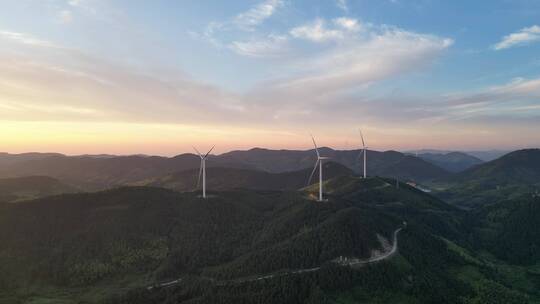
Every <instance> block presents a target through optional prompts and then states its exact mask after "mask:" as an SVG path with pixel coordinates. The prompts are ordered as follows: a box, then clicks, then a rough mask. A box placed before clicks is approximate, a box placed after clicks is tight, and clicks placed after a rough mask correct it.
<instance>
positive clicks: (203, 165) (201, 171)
mask: <svg viewBox="0 0 540 304" xmlns="http://www.w3.org/2000/svg"><path fill="white" fill-rule="evenodd" d="M215 147H216V146H213V147H212V149H210V151H208V153H206V154H205V155H204V156H203V155H202V154H201V152H199V150H197V148H195V147H193V149H194V150H195V152H197V154H198V155H199V157H200V158H201V167H200V169H199V178H197V189H198V188H199V184H200V182H201V175H202V197H203V198H206V158H207V157H208V155H209V154H210V152H212V150H214V148H215Z"/></svg>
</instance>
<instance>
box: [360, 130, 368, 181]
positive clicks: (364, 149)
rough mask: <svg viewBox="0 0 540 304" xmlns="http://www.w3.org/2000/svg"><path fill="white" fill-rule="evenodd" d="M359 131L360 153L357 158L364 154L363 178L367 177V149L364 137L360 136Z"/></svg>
mask: <svg viewBox="0 0 540 304" xmlns="http://www.w3.org/2000/svg"><path fill="white" fill-rule="evenodd" d="M358 131H360V137H361V138H362V152H360V155H359V156H362V154H364V178H366V177H367V166H366V160H367V159H366V158H367V149H368V147H366V143H365V142H364V135H363V134H362V130H358Z"/></svg>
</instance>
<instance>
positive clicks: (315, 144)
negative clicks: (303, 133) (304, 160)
mask: <svg viewBox="0 0 540 304" xmlns="http://www.w3.org/2000/svg"><path fill="white" fill-rule="evenodd" d="M311 140H313V145H314V146H315V152H317V158H319V157H321V155H320V154H319V148H317V143H316V142H315V137H313V135H311Z"/></svg>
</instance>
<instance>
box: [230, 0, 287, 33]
mask: <svg viewBox="0 0 540 304" xmlns="http://www.w3.org/2000/svg"><path fill="white" fill-rule="evenodd" d="M283 4H284V3H283V0H266V1H264V2H262V3H259V4H257V5H256V6H254V7H252V8H251V9H249V10H248V11H246V12H243V13H241V14H238V15H237V16H236V17H235V18H234V21H233V22H234V24H236V25H237V26H238V27H239V28H241V29H245V30H250V31H251V30H253V28H254V27H256V26H257V25H259V24H261V23H263V22H264V21H265V20H266V19H268V18H270V17H271V16H272V15H273V14H274V13H275V12H276V10H277V9H278V8H279V7H281V6H283Z"/></svg>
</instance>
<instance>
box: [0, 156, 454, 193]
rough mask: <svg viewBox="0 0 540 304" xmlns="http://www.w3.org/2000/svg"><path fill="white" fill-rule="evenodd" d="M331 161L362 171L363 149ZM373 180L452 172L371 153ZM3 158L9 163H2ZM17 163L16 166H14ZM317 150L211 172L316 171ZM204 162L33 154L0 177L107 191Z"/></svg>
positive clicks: (230, 159)
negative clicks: (37, 178)
mask: <svg viewBox="0 0 540 304" xmlns="http://www.w3.org/2000/svg"><path fill="white" fill-rule="evenodd" d="M321 153H323V154H324V155H326V156H328V157H330V158H331V159H332V161H334V162H337V163H340V164H341V165H343V166H346V167H348V168H349V169H351V170H353V171H356V172H358V173H359V172H361V171H362V170H363V169H362V168H363V167H362V162H361V160H360V159H359V155H360V150H349V151H338V150H333V149H330V148H321ZM367 155H368V159H369V161H368V163H367V164H368V165H367V169H368V174H369V175H370V176H387V177H394V176H395V177H399V178H401V179H410V180H414V181H426V180H433V179H438V178H443V177H445V176H447V175H448V174H449V173H448V172H447V171H445V170H444V169H441V168H439V167H437V166H435V165H432V164H430V163H428V162H426V161H424V160H422V159H419V158H415V157H413V156H407V155H404V154H402V153H399V152H395V151H387V152H377V151H368V154H367ZM2 159H4V160H6V161H5V162H4V163H2ZM15 160H16V161H15ZM315 160H316V153H315V151H314V150H306V151H295V150H266V149H252V150H248V151H233V152H229V153H224V154H221V155H210V156H209V157H208V160H207V167H208V168H211V167H220V168H235V169H253V170H259V171H265V172H269V173H284V172H289V171H299V170H305V169H309V168H313V165H314V164H315ZM199 164H200V159H199V157H198V156H197V155H195V154H189V153H187V154H181V155H177V156H175V157H170V158H169V157H160V156H144V155H132V156H109V155H107V156H104V157H100V156H65V155H61V154H31V155H30V156H28V155H26V156H24V155H10V154H7V155H4V156H0V177H5V178H7V177H24V176H35V175H44V176H50V177H53V178H56V179H58V180H60V181H61V182H63V183H66V184H70V185H75V186H77V187H79V188H81V189H85V190H90V191H94V190H103V189H108V188H113V187H117V186H124V185H131V184H142V182H144V181H148V180H152V179H157V178H162V177H165V176H167V175H170V174H174V173H176V172H181V171H187V170H193V169H198V168H199Z"/></svg>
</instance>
